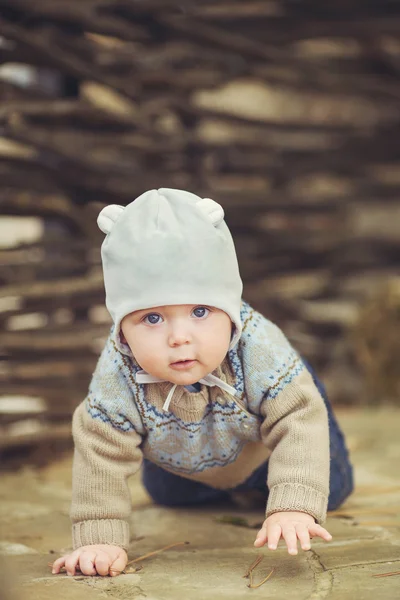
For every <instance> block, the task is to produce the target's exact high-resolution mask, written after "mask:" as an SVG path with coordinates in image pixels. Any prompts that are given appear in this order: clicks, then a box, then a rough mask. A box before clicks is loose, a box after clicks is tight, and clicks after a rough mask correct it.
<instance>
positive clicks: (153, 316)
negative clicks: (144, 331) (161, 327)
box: [143, 313, 161, 325]
mask: <svg viewBox="0 0 400 600" xmlns="http://www.w3.org/2000/svg"><path fill="white" fill-rule="evenodd" d="M158 319H161V317H160V315H158V314H157V313H150V314H149V315H146V316H145V317H144V319H143V321H144V322H145V323H149V324H150V325H157V323H159V322H160V321H159V320H158Z"/></svg>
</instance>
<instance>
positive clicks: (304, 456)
mask: <svg viewBox="0 0 400 600" xmlns="http://www.w3.org/2000/svg"><path fill="white" fill-rule="evenodd" d="M242 345H243V350H242V353H243V362H244V366H245V380H246V393H247V396H248V400H249V407H250V409H251V410H252V412H254V413H256V414H259V415H260V417H261V419H262V421H261V427H260V433H261V439H262V441H263V443H264V444H265V445H266V446H267V447H268V448H269V449H270V451H271V455H270V457H269V462H268V482H267V484H268V488H269V496H268V503H267V508H266V514H267V516H269V515H271V514H272V513H275V512H280V511H291V510H293V511H294V510H296V511H302V512H306V513H308V514H310V515H312V516H313V517H314V518H315V520H316V521H317V522H318V523H323V522H324V520H325V518H326V510H327V505H328V495H329V458H330V457H329V426H328V415H327V410H326V407H325V403H324V401H323V399H322V397H321V395H320V393H319V391H318V389H317V387H316V386H315V384H314V381H313V379H312V376H311V375H310V373H309V371H308V370H307V368H306V367H305V365H304V363H303V362H302V360H301V358H300V357H299V355H298V354H297V352H296V351H295V350H294V348H293V347H292V346H291V344H290V343H289V341H288V340H287V339H286V337H285V335H284V334H283V332H282V331H281V330H280V329H279V328H278V327H277V326H276V325H274V324H273V323H271V322H270V321H268V320H267V319H265V317H263V316H262V315H260V314H259V313H257V312H256V311H254V310H253V309H251V308H249V314H248V318H247V322H246V326H245V328H244V336H243V342H242Z"/></svg>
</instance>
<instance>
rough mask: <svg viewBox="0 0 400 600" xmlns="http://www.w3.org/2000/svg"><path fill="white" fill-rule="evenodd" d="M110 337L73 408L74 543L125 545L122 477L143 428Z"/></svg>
mask: <svg viewBox="0 0 400 600" xmlns="http://www.w3.org/2000/svg"><path fill="white" fill-rule="evenodd" d="M118 354H119V351H118V350H117V349H116V348H115V347H114V346H113V345H112V342H111V341H110V340H109V341H108V342H107V344H106V347H105V349H104V351H103V353H102V355H101V357H100V359H99V362H98V364H97V367H96V371H95V373H94V375H93V379H92V382H91V386H90V389H89V394H88V397H87V398H86V400H85V401H84V402H82V403H81V404H80V405H79V406H78V407H77V409H76V410H75V412H74V416H73V421H72V432H73V438H74V444H75V452H74V462H73V473H72V475H73V477H72V504H71V512H70V516H71V520H72V538H73V547H74V549H75V548H79V547H81V546H86V545H90V544H113V545H117V546H120V547H122V548H125V549H127V547H128V545H129V538H130V535H129V516H130V513H131V497H130V491H129V488H128V482H127V479H128V477H129V476H130V475H132V474H134V473H135V472H136V471H137V470H138V469H139V467H140V464H141V461H142V452H141V449H140V444H141V442H142V435H141V434H142V433H143V432H142V431H140V430H141V426H140V419H139V416H138V412H137V409H136V411H135V404H134V400H133V394H132V391H131V389H130V387H129V385H128V382H127V381H126V379H125V377H124V376H123V372H122V370H121V369H120V368H119V361H121V360H123V359H122V357H121V356H118Z"/></svg>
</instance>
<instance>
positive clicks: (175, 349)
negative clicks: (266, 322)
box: [121, 304, 232, 385]
mask: <svg viewBox="0 0 400 600" xmlns="http://www.w3.org/2000/svg"><path fill="white" fill-rule="evenodd" d="M121 330H122V334H123V336H124V338H125V341H126V343H127V344H128V346H129V347H130V349H131V352H132V354H133V356H134V357H135V359H136V361H137V362H138V363H139V365H140V366H141V367H142V369H144V370H145V371H147V372H148V373H150V374H151V375H154V376H156V377H160V378H161V379H165V380H167V381H170V382H171V383H177V384H179V385H189V384H191V383H195V382H196V381H199V379H201V378H202V377H204V376H205V375H208V373H211V372H212V371H214V369H216V368H217V367H218V366H219V365H220V364H221V363H222V361H223V360H224V358H225V356H226V353H227V352H228V349H229V345H230V340H231V331H232V322H231V320H230V318H229V316H228V315H227V314H226V313H225V312H224V311H222V310H220V309H218V308H214V307H212V306H203V305H197V304H174V305H170V306H158V307H156V308H151V309H146V310H137V311H135V312H133V313H130V314H129V315H127V316H126V317H125V318H124V319H123V320H122V323H121ZM181 361H186V362H181Z"/></svg>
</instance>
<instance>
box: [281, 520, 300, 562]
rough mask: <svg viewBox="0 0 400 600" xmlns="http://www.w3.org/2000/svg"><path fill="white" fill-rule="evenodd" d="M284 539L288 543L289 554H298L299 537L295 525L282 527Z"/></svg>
mask: <svg viewBox="0 0 400 600" xmlns="http://www.w3.org/2000/svg"><path fill="white" fill-rule="evenodd" d="M282 537H283V539H284V540H285V542H286V546H287V549H288V552H289V554H293V555H295V554H297V535H296V529H295V528H294V526H293V525H285V526H284V527H282Z"/></svg>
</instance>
